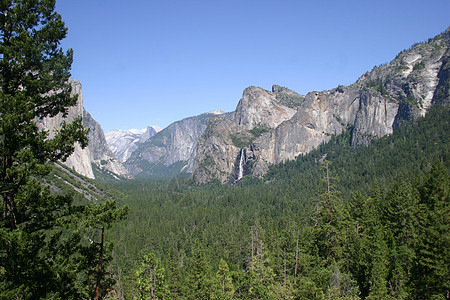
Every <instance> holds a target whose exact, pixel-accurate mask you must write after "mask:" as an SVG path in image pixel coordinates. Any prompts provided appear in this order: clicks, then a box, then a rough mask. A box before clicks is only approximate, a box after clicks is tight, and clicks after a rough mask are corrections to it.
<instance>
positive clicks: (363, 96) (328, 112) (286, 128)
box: [253, 87, 398, 175]
mask: <svg viewBox="0 0 450 300" xmlns="http://www.w3.org/2000/svg"><path fill="white" fill-rule="evenodd" d="M397 110H398V104H397V103H395V102H393V101H389V100H387V99H385V98H383V97H382V96H381V95H379V94H377V93H376V92H371V91H361V90H355V89H352V88H346V87H340V88H337V89H334V90H331V91H326V92H322V93H317V92H312V93H309V94H308V95H306V98H305V101H304V102H303V104H302V106H301V107H300V108H299V110H298V111H297V113H296V114H295V115H294V117H293V118H292V119H291V120H289V121H287V122H285V123H283V124H281V125H280V126H279V127H277V128H276V129H275V130H273V131H271V132H269V133H267V134H264V135H263V136H261V137H260V138H258V139H257V140H256V141H255V142H254V148H255V149H257V150H258V153H259V159H258V162H257V164H256V165H255V167H254V169H253V173H254V174H255V175H263V174H265V173H266V172H267V170H268V167H269V165H272V164H277V163H280V162H284V161H287V160H293V159H295V158H296V157H297V156H298V155H300V154H306V153H308V152H310V151H311V150H313V149H314V148H316V147H317V146H319V145H320V144H321V143H324V142H327V141H329V140H330V138H331V135H335V134H340V133H341V132H342V131H343V130H345V129H348V128H352V127H353V135H352V139H353V143H354V145H359V144H366V143H368V142H369V141H370V139H372V138H375V137H381V136H383V135H386V134H389V133H392V130H393V123H394V119H395V116H396V114H397Z"/></svg>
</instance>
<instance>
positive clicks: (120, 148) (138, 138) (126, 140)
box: [105, 126, 161, 163]
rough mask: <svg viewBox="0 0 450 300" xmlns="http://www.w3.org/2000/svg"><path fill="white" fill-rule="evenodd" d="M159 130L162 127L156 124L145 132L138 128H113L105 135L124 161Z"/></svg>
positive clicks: (117, 155) (114, 150)
mask: <svg viewBox="0 0 450 300" xmlns="http://www.w3.org/2000/svg"><path fill="white" fill-rule="evenodd" d="M159 131H161V129H160V128H159V127H156V126H148V127H147V129H146V131H145V132H144V133H139V132H138V131H137V130H111V131H108V132H107V133H105V137H106V142H107V143H108V145H109V147H110V149H111V151H112V152H113V153H114V155H115V156H116V157H117V158H118V159H119V160H120V161H121V162H122V163H123V162H125V161H126V160H127V159H128V158H130V156H131V154H132V153H133V152H134V151H135V150H136V149H137V148H138V146H139V145H140V144H143V143H145V141H147V140H148V139H149V138H151V137H152V136H154V135H155V134H156V133H157V132H159Z"/></svg>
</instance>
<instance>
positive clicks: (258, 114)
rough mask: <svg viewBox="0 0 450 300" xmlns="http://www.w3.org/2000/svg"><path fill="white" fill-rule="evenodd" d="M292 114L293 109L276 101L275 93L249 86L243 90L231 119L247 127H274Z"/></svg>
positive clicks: (293, 112)
mask: <svg viewBox="0 0 450 300" xmlns="http://www.w3.org/2000/svg"><path fill="white" fill-rule="evenodd" d="M279 88H280V87H279ZM274 90H275V89H274ZM286 90H287V89H286ZM277 91H278V89H277ZM291 92H292V91H291ZM292 93H294V92H292ZM294 114H295V109H293V108H290V107H288V106H285V105H283V104H281V103H280V101H278V99H277V93H274V92H269V91H266V90H263V89H262V88H259V87H254V86H251V87H248V88H246V89H245V90H244V93H243V95H242V99H241V100H240V101H239V104H238V105H237V107H236V111H235V112H234V114H233V117H232V120H233V121H234V122H235V123H237V124H238V125H241V126H243V127H244V128H247V129H253V128H255V127H263V128H276V127H277V126H278V125H280V124H281V123H282V122H284V121H286V120H289V119H290V118H291V117H292V116H293V115H294Z"/></svg>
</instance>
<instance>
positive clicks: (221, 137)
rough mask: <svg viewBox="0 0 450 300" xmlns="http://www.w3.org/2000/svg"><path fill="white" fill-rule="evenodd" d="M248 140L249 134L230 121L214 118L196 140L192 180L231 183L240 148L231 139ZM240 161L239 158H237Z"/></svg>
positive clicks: (233, 179)
mask: <svg viewBox="0 0 450 300" xmlns="http://www.w3.org/2000/svg"><path fill="white" fill-rule="evenodd" d="M236 136H239V137H240V138H241V139H245V138H250V137H251V134H250V133H249V132H248V130H246V129H245V128H243V127H242V126H239V125H238V124H236V123H234V122H233V121H231V120H228V119H224V118H219V117H215V118H212V119H211V120H210V122H209V124H208V128H207V129H206V131H205V133H204V134H203V135H202V136H201V137H200V138H199V140H198V150H197V155H196V156H195V160H194V170H195V172H194V173H193V179H194V181H195V182H197V183H205V182H207V181H209V180H210V179H211V178H217V179H219V180H220V181H221V182H231V183H232V182H233V181H235V179H237V178H230V174H234V173H236V172H235V170H236V159H235V158H237V157H238V155H239V152H240V148H239V147H237V146H236V145H235V143H236V141H233V137H236ZM238 160H239V161H240V157H239V158H238Z"/></svg>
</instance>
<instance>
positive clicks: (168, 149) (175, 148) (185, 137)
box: [125, 111, 223, 177]
mask: <svg viewBox="0 0 450 300" xmlns="http://www.w3.org/2000/svg"><path fill="white" fill-rule="evenodd" d="M222 113H223V112H221V111H215V112H211V113H206V114H202V115H199V116H196V117H191V118H186V119H183V120H181V121H178V122H175V123H172V124H171V125H169V126H168V127H166V128H165V129H163V130H161V131H160V132H158V133H157V134H155V135H154V136H152V137H151V138H149V139H148V140H147V141H146V142H145V143H143V144H141V145H139V146H138V148H137V149H136V150H135V151H134V152H133V153H132V154H131V156H130V158H129V159H128V160H127V161H126V162H125V167H126V168H127V169H128V171H129V172H130V173H131V174H133V175H137V176H141V177H146V176H169V175H175V174H178V173H180V172H188V173H191V172H192V169H193V164H194V157H195V153H196V149H197V142H198V138H199V137H200V135H202V134H203V132H204V131H205V129H206V127H207V125H208V122H209V120H210V118H211V117H213V116H215V115H216V114H222Z"/></svg>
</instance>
